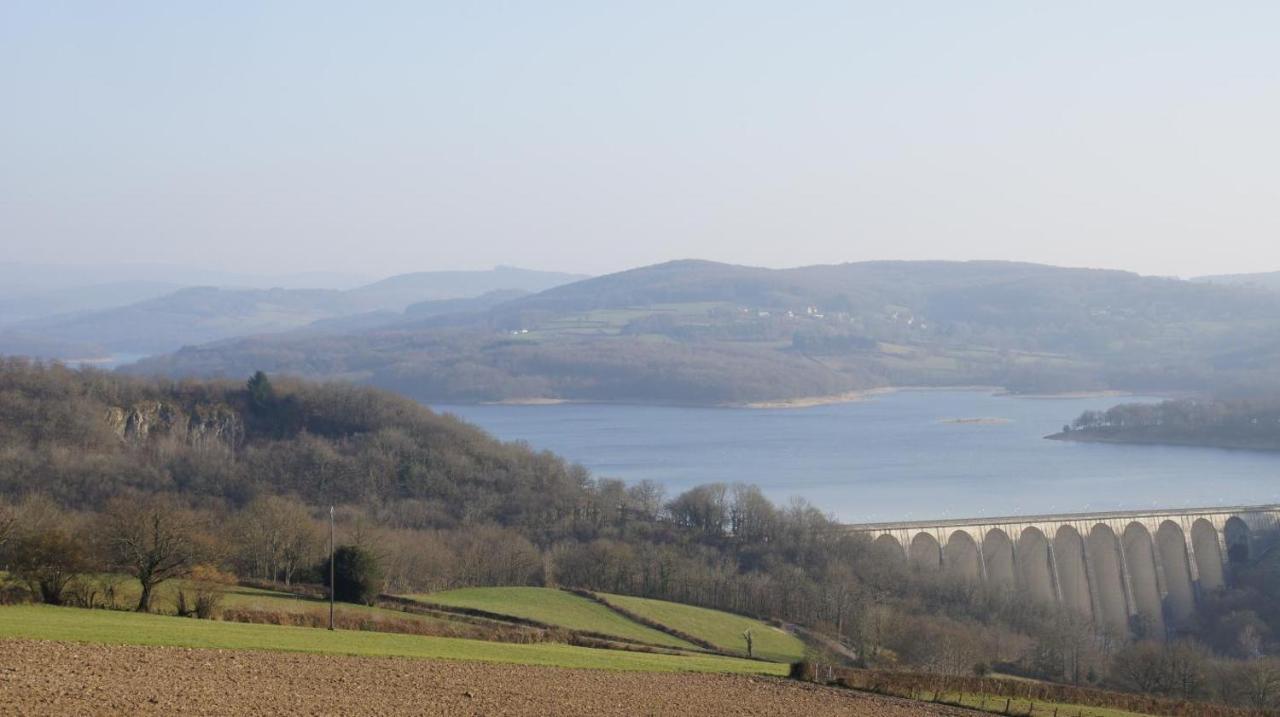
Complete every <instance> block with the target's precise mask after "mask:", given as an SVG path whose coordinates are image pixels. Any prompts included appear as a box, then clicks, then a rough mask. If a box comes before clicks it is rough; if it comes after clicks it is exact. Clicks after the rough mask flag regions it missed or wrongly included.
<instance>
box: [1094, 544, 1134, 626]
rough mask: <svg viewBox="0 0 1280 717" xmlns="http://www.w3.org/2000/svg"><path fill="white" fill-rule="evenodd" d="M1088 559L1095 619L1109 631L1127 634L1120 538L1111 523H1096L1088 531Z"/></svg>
mask: <svg viewBox="0 0 1280 717" xmlns="http://www.w3.org/2000/svg"><path fill="white" fill-rule="evenodd" d="M1088 553H1089V562H1091V563H1092V564H1093V578H1094V592H1095V593H1096V594H1097V596H1098V609H1099V611H1101V613H1102V614H1101V615H1099V616H1098V620H1099V622H1101V623H1102V624H1103V625H1105V626H1106V627H1107V629H1108V630H1110V631H1111V632H1112V633H1113V634H1115V635H1119V636H1120V637H1127V636H1128V635H1129V601H1128V600H1127V599H1126V597H1125V587H1124V568H1123V564H1122V563H1121V561H1120V539H1119V538H1117V537H1116V533H1115V531H1114V530H1112V529H1111V526H1108V525H1106V524H1105V523H1099V524H1097V525H1095V526H1093V529H1092V530H1090V531H1089V539H1088Z"/></svg>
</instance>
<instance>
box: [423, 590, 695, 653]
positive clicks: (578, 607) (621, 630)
mask: <svg viewBox="0 0 1280 717" xmlns="http://www.w3.org/2000/svg"><path fill="white" fill-rule="evenodd" d="M407 597H410V598H413V599H419V600H424V601H427V602H434V603H439V604H441V605H451V606H453V607H465V608H472V609H476V610H485V611H487V612H493V613H499V614H502V615H511V616H513V617H520V618H524V619H526V620H536V621H538V622H543V623H547V624H548V625H559V626H561V627H565V628H568V629H570V630H585V631H589V632H598V633H602V634H605V635H615V636H617V637H623V638H627V639H629V640H637V641H640V642H645V643H649V644H652V645H666V646H669V647H679V648H685V649H697V648H696V647H695V646H694V645H691V644H689V643H687V642H685V641H684V640H681V639H679V638H676V637H672V636H671V635H668V634H666V633H664V632H660V631H658V630H654V629H653V628H650V627H645V626H644V625H641V624H639V623H636V622H632V621H631V620H628V619H627V618H626V617H624V616H622V615H619V614H618V613H616V612H614V611H613V610H610V609H609V608H607V607H605V606H604V605H601V604H600V603H597V602H593V601H591V600H588V599H586V598H584V597H579V596H577V595H571V594H569V593H567V592H564V591H563V590H556V589H554V588H527V587H526V588H521V587H515V588H462V589H459V590H447V591H445V592H439V593H432V594H430V595H410V596H407Z"/></svg>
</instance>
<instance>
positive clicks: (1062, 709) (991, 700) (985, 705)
mask: <svg viewBox="0 0 1280 717" xmlns="http://www.w3.org/2000/svg"><path fill="white" fill-rule="evenodd" d="M939 701H941V702H945V703H946V704H951V705H957V706H960V707H972V708H974V709H979V710H983V711H987V712H995V713H1000V714H1003V712H1004V708H1005V698H1004V697H999V696H996V695H971V694H955V693H951V694H945V693H944V694H943V695H941V697H940V698H939ZM1008 705H1009V714H1014V715H1026V716H1027V717H1055V716H1056V717H1147V715H1143V714H1141V713H1139V712H1126V711H1124V710H1116V709H1109V708H1107V707H1086V706H1082V705H1069V704H1061V703H1057V702H1031V701H1029V700H1021V699H1011V700H1009V701H1008Z"/></svg>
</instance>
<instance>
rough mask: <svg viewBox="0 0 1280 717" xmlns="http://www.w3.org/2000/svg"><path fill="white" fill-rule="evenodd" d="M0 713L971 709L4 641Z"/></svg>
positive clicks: (545, 674)
mask: <svg viewBox="0 0 1280 717" xmlns="http://www.w3.org/2000/svg"><path fill="white" fill-rule="evenodd" d="M0 714H6V715H8V714H23V715H45V714H57V715H64V714H65V715H70V714H76V715H83V714H94V715H100V714H129V715H136V714H170V715H172V714H196V715H215V714H217V715H222V714H254V715H279V714H289V715H319V714H342V715H359V714H367V715H374V714H377V715H679V716H680V717H695V716H697V715H856V716H858V717H913V716H916V715H971V714H974V713H972V712H968V711H966V710H956V709H951V708H945V707H934V708H931V706H926V705H922V704H919V703H909V702H902V701H898V700H892V699H884V698H878V697H872V696H869V695H860V694H857V693H849V692H845V691H840V690H833V689H827V688H822V687H815V686H811V685H803V684H799V683H794V682H789V681H786V680H781V679H772V678H762V677H754V678H753V677H738V676H728V675H694V674H652V673H619V672H604V671H596V670H565V669H558V668H547V667H528V666H505V665H492V664H483V663H474V662H435V661H424V660H405V659H395V658H363V657H332V656H322V655H302V654H291V653H270V652H232V651H224V650H191V649H183V648H168V647H108V646H99V645H77V644H69V643H56V642H34V641H23V640H7V641H0Z"/></svg>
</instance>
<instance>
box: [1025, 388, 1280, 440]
mask: <svg viewBox="0 0 1280 717" xmlns="http://www.w3.org/2000/svg"><path fill="white" fill-rule="evenodd" d="M1045 438H1048V439H1050V440H1055V441H1081V442H1086V443H1130V444H1149V445H1169V446H1203V447H1209V448H1230V449H1238V450H1254V451H1280V398H1275V399H1273V398H1268V399H1232V400H1221V399H1217V400H1214V399H1177V400H1171V401H1163V402H1161V403H1126V404H1121V405H1119V406H1115V407H1113V408H1110V409H1107V410H1106V411H1085V412H1084V413H1082V414H1080V416H1079V417H1078V418H1076V419H1075V421H1073V422H1072V423H1071V424H1070V425H1066V426H1063V427H1062V431H1060V432H1058V433H1054V434H1052V435H1049V436H1045Z"/></svg>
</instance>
